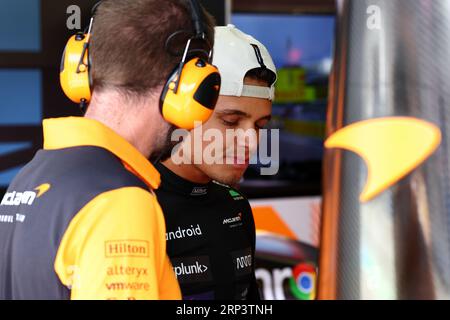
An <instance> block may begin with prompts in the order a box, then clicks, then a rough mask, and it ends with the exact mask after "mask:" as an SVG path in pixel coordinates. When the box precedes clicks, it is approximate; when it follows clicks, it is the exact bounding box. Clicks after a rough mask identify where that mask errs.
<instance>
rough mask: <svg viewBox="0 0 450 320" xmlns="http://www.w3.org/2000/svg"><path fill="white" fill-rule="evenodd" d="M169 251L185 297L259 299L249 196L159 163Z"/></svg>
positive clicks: (157, 192)
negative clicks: (195, 180) (188, 177)
mask: <svg viewBox="0 0 450 320" xmlns="http://www.w3.org/2000/svg"><path fill="white" fill-rule="evenodd" d="M156 168H157V169H158V171H159V172H160V174H161V181H162V183H161V186H160V187H159V189H158V190H157V191H156V195H157V198H158V201H159V203H160V205H161V207H162V209H163V212H164V216H165V220H166V240H167V243H166V244H167V253H168V255H169V258H170V260H171V261H172V266H173V268H174V271H175V274H176V276H177V279H178V283H179V285H180V288H181V291H182V295H183V299H185V300H210V299H239V300H241V299H242V300H244V299H249V300H257V299H259V292H258V288H257V284H256V279H255V272H254V253H255V223H254V220H253V215H252V211H251V207H250V204H249V203H248V200H247V199H246V198H245V197H243V196H242V195H241V194H240V193H239V192H237V191H236V190H235V189H232V188H230V187H227V186H225V185H220V184H218V183H215V182H210V183H208V184H203V185H202V184H195V183H192V182H190V181H187V180H185V179H183V178H181V177H179V176H177V175H176V174H175V173H173V172H172V171H170V170H169V169H168V168H166V167H165V166H164V165H162V164H158V165H156Z"/></svg>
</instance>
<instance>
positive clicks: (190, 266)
mask: <svg viewBox="0 0 450 320" xmlns="http://www.w3.org/2000/svg"><path fill="white" fill-rule="evenodd" d="M172 266H173V271H174V273H175V275H176V277H177V280H178V282H180V283H192V282H205V281H209V280H211V279H212V276H211V270H210V263H209V257H208V256H199V257H187V258H176V259H172Z"/></svg>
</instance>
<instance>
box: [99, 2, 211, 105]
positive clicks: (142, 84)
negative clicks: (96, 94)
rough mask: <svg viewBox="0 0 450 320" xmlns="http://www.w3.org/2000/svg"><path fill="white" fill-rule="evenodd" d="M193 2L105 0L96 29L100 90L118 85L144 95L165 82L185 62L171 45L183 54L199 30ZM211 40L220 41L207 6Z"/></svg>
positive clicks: (122, 89)
mask: <svg viewBox="0 0 450 320" xmlns="http://www.w3.org/2000/svg"><path fill="white" fill-rule="evenodd" d="M190 10H191V9H190V5H189V3H188V2H187V1H185V0H103V2H102V3H101V5H100V6H99V7H98V9H97V11H96V15H95V18H94V24H93V28H92V40H91V45H90V59H91V62H92V69H91V71H92V85H93V88H94V90H102V89H104V88H114V89H116V90H118V91H119V92H123V93H126V94H127V95H130V94H131V95H133V96H140V95H145V94H147V93H148V91H149V90H151V89H153V88H155V87H157V86H160V85H163V84H164V83H165V81H166V80H167V78H168V77H169V74H170V73H171V72H172V70H174V68H175V67H176V65H177V64H178V63H179V62H180V59H181V58H180V56H176V55H173V54H170V53H169V51H168V50H167V48H166V46H165V44H166V40H167V39H168V37H169V36H170V35H171V34H173V33H175V32H177V31H180V30H186V31H187V32H184V33H181V34H180V36H177V37H175V38H174V41H173V42H172V44H171V47H172V48H176V50H177V52H182V50H183V49H184V47H185V45H186V42H187V40H188V38H189V37H191V36H192V34H193V28H194V27H193V23H192V15H191V11H190ZM203 13H204V14H203V16H204V26H205V31H206V38H207V40H208V41H209V42H210V43H211V45H213V44H214V19H213V18H212V17H211V16H210V15H209V14H208V13H207V12H206V11H204V10H203Z"/></svg>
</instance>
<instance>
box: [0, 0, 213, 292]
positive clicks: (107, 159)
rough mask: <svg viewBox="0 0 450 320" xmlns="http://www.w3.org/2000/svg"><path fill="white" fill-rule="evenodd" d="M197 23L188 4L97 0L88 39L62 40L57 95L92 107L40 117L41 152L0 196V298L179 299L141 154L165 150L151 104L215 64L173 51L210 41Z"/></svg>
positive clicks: (153, 173)
mask: <svg viewBox="0 0 450 320" xmlns="http://www.w3.org/2000/svg"><path fill="white" fill-rule="evenodd" d="M200 16H206V13H204V12H203V11H201V12H200V11H199V8H198V7H197V8H196V3H195V2H194V1H189V2H187V1H179V0H106V1H103V2H102V3H101V5H99V6H98V9H97V11H96V13H95V16H93V18H92V19H91V24H90V27H89V31H88V32H87V34H78V35H76V36H74V37H73V38H71V40H70V41H69V43H68V45H67V47H66V51H65V55H64V57H63V63H62V70H61V81H62V85H63V89H64V91H65V93H66V94H67V95H68V96H69V97H70V98H71V99H72V100H74V101H76V102H78V103H81V104H84V105H86V104H88V103H89V106H88V109H87V112H86V115H85V117H84V118H76V117H70V118H62V119H48V120H44V124H43V126H44V148H43V150H40V151H38V152H37V154H36V155H35V157H34V158H33V160H32V161H31V162H30V163H28V164H27V165H26V166H25V167H24V168H23V169H22V170H21V171H20V173H19V174H18V175H17V176H16V177H15V178H14V180H13V181H12V183H11V185H10V186H9V189H8V191H7V193H6V195H5V197H4V198H3V199H2V201H1V205H0V300H1V299H179V298H180V290H179V286H178V283H177V281H176V278H175V276H174V273H173V270H172V266H171V264H170V262H169V259H168V258H167V255H166V242H165V232H166V231H165V225H164V217H163V214H162V212H161V209H160V207H159V204H158V202H157V200H156V198H155V195H154V194H153V192H152V190H153V189H156V188H157V187H158V185H159V183H160V175H159V173H158V172H157V170H156V169H155V168H154V167H153V166H152V165H151V164H150V162H149V161H148V160H147V158H149V157H152V156H155V155H158V154H160V153H161V152H163V151H164V150H165V148H166V147H167V146H166V141H167V136H168V135H169V132H170V128H171V126H170V125H169V123H167V122H165V121H164V119H163V117H162V115H161V112H160V110H159V105H161V106H162V108H163V110H162V111H163V113H164V112H166V111H167V110H165V105H166V102H167V104H169V105H170V99H169V98H168V97H172V98H173V97H175V98H177V97H179V96H177V94H178V93H182V94H187V93H186V92H183V88H184V87H186V86H185V85H184V83H185V82H184V81H189V80H190V79H187V78H189V77H188V76H187V75H189V72H192V70H194V71H193V72H194V74H193V75H192V77H191V78H196V76H197V78H198V75H199V74H200V76H201V74H202V72H201V71H199V70H200V69H202V68H205V67H207V68H212V67H211V66H210V65H209V64H208V63H207V61H203V60H201V59H200V58H198V60H191V61H188V60H187V59H186V55H184V56H183V58H181V56H179V55H175V54H171V52H172V53H173V52H175V53H180V52H181V53H183V50H184V49H185V48H188V49H192V48H195V46H196V42H197V43H200V42H201V43H202V44H201V45H199V48H201V47H202V46H203V44H204V43H205V41H206V42H208V41H209V43H211V44H212V43H213V40H214V39H213V36H212V35H213V24H212V22H211V19H209V18H208V19H204V20H203V19H202V20H200V19H201V17H200ZM94 18H95V19H94ZM203 18H204V17H203ZM94 20H95V21H94ZM201 28H202V29H201ZM91 33H92V37H91ZM198 35H201V37H197V36H198ZM186 51H187V50H186ZM181 59H182V63H181V64H180V60H181ZM192 61H193V62H192ZM184 62H186V65H188V64H191V67H190V68H191V70H190V71H189V70H187V72H184V70H185V68H184V66H185V64H184ZM177 66H178V67H177ZM174 68H175V72H174V71H173V70H174ZM195 69H198V70H197V71H195ZM181 70H183V73H180V72H181ZM202 70H203V69H202ZM210 70H212V71H211V72H210V74H213V75H212V76H211V77H212V78H213V79H212V80H214V81H215V82H214V81H209V82H208V83H210V84H211V85H212V86H213V87H214V88H215V89H216V90H218V89H219V87H218V86H217V81H218V78H217V76H218V74H217V73H214V70H215V69H214V68H212V69H210ZM170 74H172V76H171V78H170V80H169V82H167V79H168V78H169V75H170ZM210 74H206V75H205V77H209V76H210ZM210 80H211V79H210ZM89 82H90V83H89ZM200 82H201V81H200ZM176 86H179V87H180V91H178V92H177V91H176V89H175V88H176ZM203 87H204V86H203ZM214 88H213V89H214ZM91 89H92V94H91V92H90V91H91ZM207 89H208V88H207ZM161 92H163V94H161ZM199 95H200V96H201V94H199ZM211 96H212V97H213V98H214V93H212V94H211V92H209V93H208V98H209V100H208V101H210V102H211V101H212V100H214V99H211ZM160 97H161V98H160ZM160 100H162V101H161V102H160ZM166 100H167V101H166ZM185 100H188V101H189V100H192V98H191V99H189V96H188V97H187V98H186V99H185ZM198 100H199V101H200V102H202V101H204V99H203V100H202V99H201V97H200V98H199V99H198ZM213 102H214V104H215V101H213ZM197 107H199V106H198V105H197ZM200 107H201V106H200ZM207 107H209V108H210V109H211V108H213V105H209V106H207ZM188 109H189V106H188ZM187 111H188V113H189V112H190V111H191V110H190V109H189V110H187ZM178 112H179V113H180V114H181V115H182V116H183V112H182V111H180V110H179V111H178ZM210 112H212V111H210ZM169 113H171V112H170V111H169ZM172 113H173V112H172ZM164 118H165V119H168V118H170V116H166V115H164ZM169 120H170V121H171V122H172V123H175V124H177V123H176V121H175V120H173V119H169Z"/></svg>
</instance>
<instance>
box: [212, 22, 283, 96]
mask: <svg viewBox="0 0 450 320" xmlns="http://www.w3.org/2000/svg"><path fill="white" fill-rule="evenodd" d="M212 62H213V64H214V65H215V66H216V67H217V68H218V69H219V72H220V76H221V79H222V84H221V87H220V95H224V96H236V97H241V96H243V97H254V98H262V99H269V100H273V98H274V95H275V88H274V84H275V81H276V74H277V70H276V68H275V65H274V63H273V61H272V57H271V56H270V54H269V51H267V48H266V47H265V46H264V45H263V44H262V43H261V42H259V41H258V40H256V39H255V38H253V37H252V36H250V35H248V34H245V33H244V32H242V31H241V30H239V29H238V28H236V27H235V26H234V25H232V24H229V25H227V26H226V27H215V39H214V54H213V61H212ZM255 68H267V69H268V70H270V71H272V72H273V73H274V79H275V81H274V82H273V83H271V86H270V87H260V86H250V85H245V84H244V77H245V75H246V73H247V72H248V71H250V70H252V69H255Z"/></svg>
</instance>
